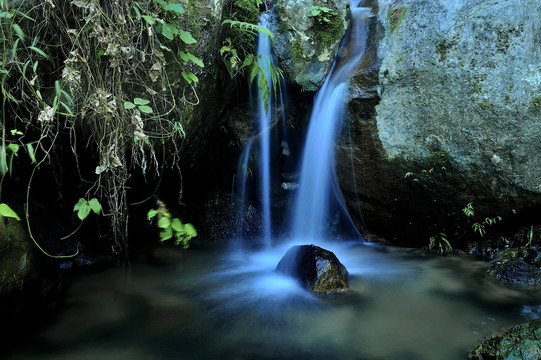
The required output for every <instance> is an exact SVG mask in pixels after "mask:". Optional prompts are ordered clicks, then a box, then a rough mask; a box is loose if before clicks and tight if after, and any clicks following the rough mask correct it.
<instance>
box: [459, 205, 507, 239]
mask: <svg viewBox="0 0 541 360" xmlns="http://www.w3.org/2000/svg"><path fill="white" fill-rule="evenodd" d="M462 212H463V213H464V215H466V216H467V217H471V218H472V217H474V216H475V210H474V208H473V202H470V203H468V204H467V205H466V206H465V207H464V208H463V209H462ZM502 220H503V219H502V217H501V216H495V217H493V218H489V217H487V218H485V219H484V220H483V221H477V222H475V223H473V224H472V230H473V232H474V233H476V234H479V236H481V237H483V236H485V234H486V228H487V227H488V226H492V225H494V224H496V223H498V222H500V221H502Z"/></svg>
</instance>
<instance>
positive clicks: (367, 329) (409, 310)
mask: <svg viewBox="0 0 541 360" xmlns="http://www.w3.org/2000/svg"><path fill="white" fill-rule="evenodd" d="M290 245H291V244H288V245H283V246H276V247H274V248H272V249H271V250H266V251H265V252H231V251H229V250H225V249H224V250H194V249H192V250H187V251H182V250H180V249H175V248H159V249H157V250H156V251H155V253H154V257H153V259H152V261H150V260H149V259H147V258H141V259H139V260H136V261H134V263H133V266H132V267H131V268H129V269H125V268H112V269H108V270H103V271H99V272H97V273H92V274H87V275H82V276H81V275H78V276H77V278H73V279H71V280H70V283H71V285H70V286H69V287H68V290H67V296H66V300H65V303H64V305H63V307H62V308H61V309H60V310H59V311H58V312H57V313H56V314H55V316H54V317H53V319H52V320H51V321H50V323H48V324H46V326H44V327H43V328H41V329H40V330H39V331H37V332H36V333H33V334H29V335H28V339H27V341H25V342H24V343H23V344H22V345H21V346H20V348H19V349H18V350H16V351H15V352H14V353H12V354H11V355H10V356H8V359H58V360H61V359H70V360H71V359H93V360H94V359H100V358H102V359H111V360H120V359H126V360H128V359H129V360H139V359H141V360H142V359H145V360H152V359H190V360H191V359H400V360H406V359H416V360H422V359H427V360H428V359H436V358H437V359H442V360H445V359H449V360H451V359H463V358H464V357H465V354H466V352H467V351H468V349H470V348H472V347H473V346H474V345H475V344H476V343H477V342H479V341H480V340H481V339H482V338H483V337H486V336H489V335H491V334H493V333H494V332H496V331H498V330H499V329H501V328H502V327H508V326H511V325H514V324H517V323H520V322H524V321H527V320H529V319H530V318H534V317H536V316H538V314H537V312H538V311H541V310H540V307H539V306H538V305H539V304H541V296H540V295H539V294H537V295H535V294H533V293H531V294H529V293H524V292H519V291H514V290H510V289H507V288H504V287H502V286H499V285H497V284H494V283H491V282H488V281H485V280H483V278H482V276H481V274H482V271H483V267H484V266H485V265H486V263H485V262H482V261H475V260H472V259H469V258H460V257H421V256H417V255H414V254H412V253H410V252H408V249H403V248H393V247H384V246H367V245H360V244H359V243H358V242H353V243H347V242H343V243H333V242H328V243H321V244H318V245H320V246H322V247H325V248H327V249H330V250H332V251H333V252H335V254H336V255H337V256H338V258H339V259H340V261H341V262H342V263H343V264H344V265H345V266H346V267H347V268H348V270H349V272H350V275H349V282H350V287H351V291H348V292H344V293H337V294H331V295H326V296H314V295H311V294H310V293H308V292H306V291H305V290H303V289H302V288H300V287H299V286H298V285H297V283H296V282H295V281H293V280H292V279H289V278H286V277H283V276H280V275H278V274H276V273H274V272H273V270H274V267H275V266H276V264H277V263H278V261H279V260H280V258H281V256H283V254H284V253H285V251H286V250H287V248H288V247H289V246H290Z"/></svg>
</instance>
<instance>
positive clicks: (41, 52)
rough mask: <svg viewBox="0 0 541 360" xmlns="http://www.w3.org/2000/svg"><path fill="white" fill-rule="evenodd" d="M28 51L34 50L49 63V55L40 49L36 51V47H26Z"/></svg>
mask: <svg viewBox="0 0 541 360" xmlns="http://www.w3.org/2000/svg"><path fill="white" fill-rule="evenodd" d="M28 48H29V49H30V50H34V51H35V52H37V53H38V54H39V55H41V56H43V57H44V58H46V59H48V60H49V61H52V60H51V58H50V57H49V55H47V54H46V53H45V51H43V50H41V49H38V48H37V47H35V46H29V47H28Z"/></svg>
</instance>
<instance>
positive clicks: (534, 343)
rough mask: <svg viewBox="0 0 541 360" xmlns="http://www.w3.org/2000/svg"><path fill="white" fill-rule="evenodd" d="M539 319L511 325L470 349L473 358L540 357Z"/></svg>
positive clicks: (524, 358)
mask: <svg viewBox="0 0 541 360" xmlns="http://www.w3.org/2000/svg"><path fill="white" fill-rule="evenodd" d="M539 339H541V319H536V320H532V321H530V322H527V323H524V324H519V325H516V326H513V327H512V328H510V329H509V330H507V331H505V332H503V333H501V334H499V335H495V336H492V337H490V338H489V339H486V340H484V341H483V342H482V343H481V344H480V345H479V346H478V347H476V348H475V349H474V350H472V351H471V352H470V354H469V358H470V359H473V360H488V359H497V360H512V359H513V360H514V359H521V360H537V359H540V358H541V341H539Z"/></svg>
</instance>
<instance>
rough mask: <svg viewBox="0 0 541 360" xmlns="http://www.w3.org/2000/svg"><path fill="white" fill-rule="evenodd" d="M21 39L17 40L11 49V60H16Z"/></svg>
mask: <svg viewBox="0 0 541 360" xmlns="http://www.w3.org/2000/svg"><path fill="white" fill-rule="evenodd" d="M20 40H21V39H17V40H15V42H14V43H13V48H12V49H11V60H12V61H13V60H15V57H16V56H17V50H19V41H20Z"/></svg>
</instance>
